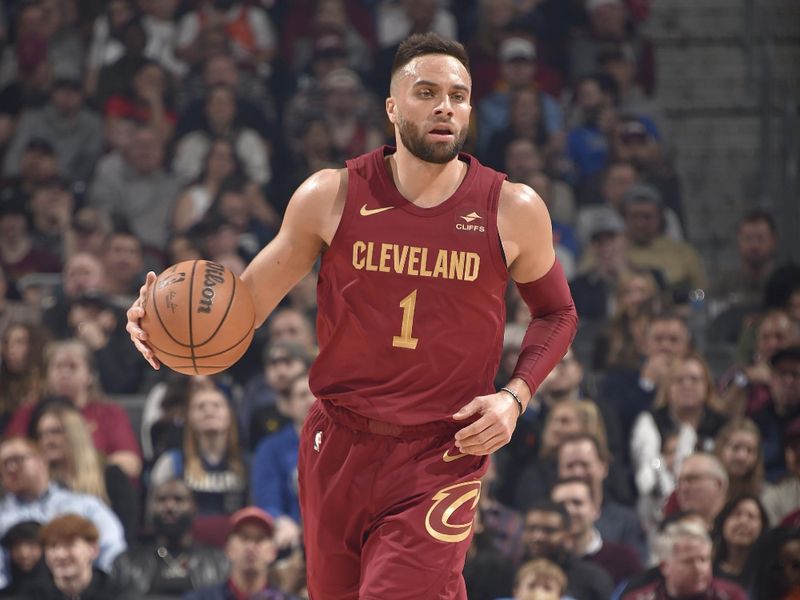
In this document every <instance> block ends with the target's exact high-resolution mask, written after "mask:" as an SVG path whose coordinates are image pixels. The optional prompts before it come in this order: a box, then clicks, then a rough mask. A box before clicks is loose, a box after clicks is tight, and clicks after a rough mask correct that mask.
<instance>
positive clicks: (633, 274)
mask: <svg viewBox="0 0 800 600" xmlns="http://www.w3.org/2000/svg"><path fill="white" fill-rule="evenodd" d="M614 302H615V308H614V313H613V316H612V317H611V320H610V322H609V325H608V327H607V328H606V330H605V331H604V332H603V333H601V334H600V335H599V336H598V337H597V340H596V341H595V346H594V350H593V361H592V362H593V367H594V369H595V370H602V369H606V368H609V367H622V368H631V369H638V368H639V365H640V362H641V359H642V344H643V342H644V332H645V330H646V329H647V323H648V321H649V319H650V316H651V315H654V314H657V313H658V312H659V311H660V310H661V308H662V302H661V294H660V292H659V288H658V283H657V282H656V279H655V277H654V276H653V273H652V272H651V271H649V270H647V269H640V268H638V267H633V266H629V267H628V268H627V269H626V270H625V271H624V272H623V273H621V274H620V276H619V279H618V282H617V292H616V295H615V298H614Z"/></svg>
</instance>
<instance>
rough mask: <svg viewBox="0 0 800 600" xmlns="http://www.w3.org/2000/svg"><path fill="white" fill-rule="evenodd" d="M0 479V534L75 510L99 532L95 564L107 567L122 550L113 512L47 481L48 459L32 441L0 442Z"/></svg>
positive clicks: (2, 575)
mask: <svg viewBox="0 0 800 600" xmlns="http://www.w3.org/2000/svg"><path fill="white" fill-rule="evenodd" d="M0 481H2V484H3V488H4V489H5V490H6V496H5V497H4V498H3V499H2V501H0V536H1V535H5V533H6V532H7V531H8V530H9V529H10V528H11V527H13V526H14V525H16V524H17V523H19V522H20V521H27V520H36V521H39V522H41V523H46V522H48V521H49V520H50V519H52V518H53V517H56V516H58V515H63V514H66V513H76V514H79V515H84V516H85V517H86V518H88V519H91V520H92V522H93V523H95V525H96V526H97V530H98V531H99V532H100V533H101V535H100V553H99V556H98V557H97V565H98V566H99V567H100V568H101V569H103V570H106V571H108V570H109V569H110V567H111V563H112V561H113V560H114V558H115V557H116V556H117V555H118V554H119V553H120V552H122V551H123V550H125V536H124V531H123V529H122V525H121V524H120V522H119V520H118V519H117V517H116V515H115V514H114V513H113V512H112V511H111V509H109V508H108V507H106V505H105V504H103V503H102V502H101V501H100V500H99V499H98V498H96V497H94V496H89V495H87V494H79V493H76V492H72V491H69V490H65V489H62V488H60V487H59V486H57V485H56V484H54V483H52V482H51V481H50V476H49V474H48V468H47V463H46V461H45V459H44V457H43V456H42V455H41V453H40V452H39V449H38V447H37V446H36V444H34V443H33V442H31V441H29V440H26V439H24V438H20V437H7V438H6V439H5V440H4V441H3V442H0ZM5 568H6V566H5V561H2V563H0V585H4V584H7V583H8V574H7V572H6V570H5Z"/></svg>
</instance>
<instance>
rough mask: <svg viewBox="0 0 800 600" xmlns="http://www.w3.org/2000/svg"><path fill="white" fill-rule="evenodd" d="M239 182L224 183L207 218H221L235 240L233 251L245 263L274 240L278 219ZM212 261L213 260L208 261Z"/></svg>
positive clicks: (260, 198)
mask: <svg viewBox="0 0 800 600" xmlns="http://www.w3.org/2000/svg"><path fill="white" fill-rule="evenodd" d="M253 191H254V190H253V189H251V187H250V186H248V185H247V184H246V183H245V182H244V181H242V180H235V179H231V180H228V181H226V182H225V183H224V184H223V185H222V187H221V188H220V190H219V192H218V193H217V195H216V197H215V198H214V200H213V202H212V203H211V206H210V207H209V209H208V215H209V217H212V218H214V217H217V218H221V219H222V220H224V221H225V223H227V224H228V225H229V226H230V227H231V228H233V233H234V235H235V236H236V240H237V245H236V250H237V254H239V255H240V256H241V257H242V258H243V259H244V260H245V262H250V261H251V260H252V259H253V258H255V256H256V254H258V253H259V252H260V251H261V249H262V248H263V247H264V246H266V245H267V244H268V243H269V242H270V240H271V239H272V238H273V237H275V234H276V233H277V230H278V227H279V226H280V217H279V216H278V214H277V212H275V209H274V208H272V206H270V205H269V204H268V203H267V202H266V201H265V200H264V197H263V196H262V195H261V194H259V193H258V190H257V188H256V190H255V192H256V193H255V194H253ZM211 258H213V256H212V257H211Z"/></svg>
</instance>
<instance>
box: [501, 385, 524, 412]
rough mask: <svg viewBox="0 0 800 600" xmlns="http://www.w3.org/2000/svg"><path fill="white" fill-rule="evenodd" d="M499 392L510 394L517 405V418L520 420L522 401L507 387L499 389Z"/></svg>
mask: <svg viewBox="0 0 800 600" xmlns="http://www.w3.org/2000/svg"><path fill="white" fill-rule="evenodd" d="M500 391H501V392H508V393H509V394H511V397H512V398H513V399H514V402H516V403H517V410H519V414H518V415H517V418H520V417H521V416H522V400H520V399H519V396H517V394H515V393H514V391H513V390H510V389H508V388H507V387H501V388H500Z"/></svg>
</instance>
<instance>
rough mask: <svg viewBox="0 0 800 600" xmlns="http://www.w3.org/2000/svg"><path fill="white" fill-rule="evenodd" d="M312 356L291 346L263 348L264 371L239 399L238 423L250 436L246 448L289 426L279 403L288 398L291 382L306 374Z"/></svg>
mask: <svg viewBox="0 0 800 600" xmlns="http://www.w3.org/2000/svg"><path fill="white" fill-rule="evenodd" d="M310 366H311V356H310V355H309V354H308V352H306V351H305V350H304V349H303V348H302V347H300V346H298V345H297V344H294V343H292V342H272V343H270V344H269V345H267V346H265V347H264V353H263V371H262V373H261V374H259V375H256V376H255V377H254V378H253V379H251V380H250V381H249V382H248V383H247V386H246V387H245V390H244V394H243V396H242V406H241V409H240V411H239V415H240V417H239V423H240V424H241V426H242V428H247V431H248V432H249V436H248V437H249V446H248V447H249V448H251V449H252V450H254V449H255V447H256V446H257V445H258V443H259V441H260V440H261V439H262V438H263V437H265V436H268V435H271V434H273V433H276V432H277V431H278V430H280V429H282V428H283V427H284V426H285V425H287V424H289V423H290V422H291V419H290V418H289V417H288V415H285V414H284V413H283V411H282V410H281V408H280V406H281V405H280V404H279V400H280V399H281V398H282V397H284V398H285V397H286V396H288V394H289V386H290V384H291V382H292V381H294V380H295V379H296V378H297V377H299V376H301V375H302V374H303V373H306V372H307V371H308V368H309V367H310Z"/></svg>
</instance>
